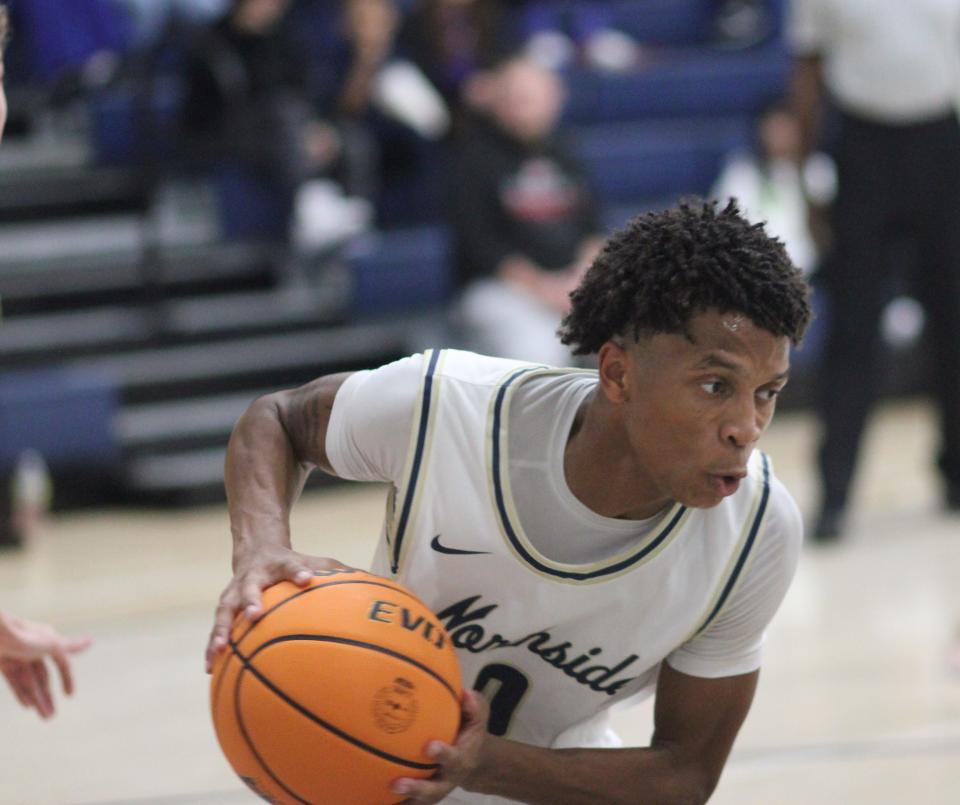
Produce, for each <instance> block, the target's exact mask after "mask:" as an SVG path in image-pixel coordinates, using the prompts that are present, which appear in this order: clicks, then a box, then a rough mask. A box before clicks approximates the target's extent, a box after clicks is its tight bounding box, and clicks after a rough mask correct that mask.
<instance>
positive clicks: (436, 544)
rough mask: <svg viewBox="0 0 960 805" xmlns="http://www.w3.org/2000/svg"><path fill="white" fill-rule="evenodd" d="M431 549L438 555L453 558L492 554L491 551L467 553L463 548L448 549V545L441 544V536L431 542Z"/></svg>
mask: <svg viewBox="0 0 960 805" xmlns="http://www.w3.org/2000/svg"><path fill="white" fill-rule="evenodd" d="M430 547H431V548H433V549H434V550H435V551H436V552H437V553H448V554H451V555H453V556H482V555H484V554H489V553H490V551H465V550H463V549H462V548H448V547H447V546H446V545H441V544H440V535H439V534H437V536H435V537H434V538H433V539H432V540H430Z"/></svg>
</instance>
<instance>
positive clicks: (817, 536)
mask: <svg viewBox="0 0 960 805" xmlns="http://www.w3.org/2000/svg"><path fill="white" fill-rule="evenodd" d="M843 520H844V516H843V509H832V508H826V509H823V510H822V511H821V512H820V516H819V517H817V522H816V524H815V525H814V527H813V534H812V536H813V541H814V542H820V543H826V542H836V541H837V540H838V539H840V537H841V536H842V534H843Z"/></svg>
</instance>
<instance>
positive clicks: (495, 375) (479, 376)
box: [423, 349, 544, 386]
mask: <svg viewBox="0 0 960 805" xmlns="http://www.w3.org/2000/svg"><path fill="white" fill-rule="evenodd" d="M423 362H424V364H423V365H424V372H425V373H426V374H433V375H439V376H442V377H444V378H450V379H452V380H458V381H463V382H466V383H472V384H475V385H482V386H499V385H501V384H503V383H504V382H506V381H507V380H509V379H510V378H511V377H512V376H513V375H514V374H516V373H518V372H524V371H532V370H535V369H540V368H544V367H543V366H542V365H541V364H535V363H527V362H524V361H518V360H513V359H511V358H496V357H493V356H490V355H481V354H480V353H477V352H468V351H466V350H460V349H443V350H427V352H425V353H424V355H423Z"/></svg>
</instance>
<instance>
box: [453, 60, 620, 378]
mask: <svg viewBox="0 0 960 805" xmlns="http://www.w3.org/2000/svg"><path fill="white" fill-rule="evenodd" d="M562 104H563V87H562V85H561V83H560V81H559V79H558V78H557V77H556V76H555V75H554V74H553V73H551V72H550V71H548V70H546V69H545V68H543V67H541V66H539V65H538V64H536V63H534V62H532V61H530V60H527V59H524V58H521V57H512V58H509V59H507V60H506V61H504V62H502V63H501V64H500V65H499V66H498V67H497V68H496V69H495V70H494V71H493V73H492V74H491V77H490V84H489V101H488V104H487V107H486V114H485V115H482V116H481V117H480V118H479V119H478V120H477V121H476V122H475V124H474V125H473V126H472V128H471V131H470V133H469V134H468V135H466V136H465V138H464V140H463V142H462V143H461V144H460V146H459V148H458V151H457V157H456V166H455V170H454V185H453V188H452V190H453V226H454V231H455V238H456V243H457V247H456V248H457V274H458V281H459V284H460V287H461V290H462V294H461V299H460V301H459V307H460V314H461V315H460V320H461V322H462V323H463V325H464V326H465V328H466V330H467V339H468V341H469V346H470V348H471V349H477V350H480V351H486V352H487V353H489V354H493V355H499V356H503V357H511V358H519V359H524V360H534V361H541V362H544V363H549V364H564V363H569V361H570V355H569V352H568V351H567V350H566V348H564V347H563V346H562V345H561V344H560V342H559V340H558V339H557V337H556V329H557V326H558V324H559V322H560V318H561V317H562V315H563V314H564V313H565V312H566V311H567V309H568V307H569V303H570V299H569V294H570V293H571V292H572V291H573V289H574V288H575V287H576V286H577V285H578V284H579V282H580V279H581V278H582V276H583V273H584V272H585V271H586V269H587V267H588V266H589V264H590V263H591V262H592V260H593V258H594V256H595V255H596V253H597V251H598V250H599V246H600V242H601V233H600V225H599V223H598V220H597V213H596V205H595V200H594V197H593V195H592V193H591V191H590V188H589V187H588V183H587V180H586V177H585V175H584V172H583V170H582V168H581V167H580V165H579V164H578V162H577V160H576V158H575V157H574V155H573V153H572V152H571V151H570V150H569V149H568V148H566V147H565V145H564V144H563V142H562V141H561V140H560V139H559V138H558V137H557V134H556V127H557V121H558V117H559V114H560V111H561V108H562Z"/></svg>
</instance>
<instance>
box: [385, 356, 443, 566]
mask: <svg viewBox="0 0 960 805" xmlns="http://www.w3.org/2000/svg"><path fill="white" fill-rule="evenodd" d="M440 352H441V350H434V351H433V353H432V354H431V355H430V363H429V364H428V365H427V371H426V374H425V375H424V378H423V399H422V400H421V402H420V423H419V425H418V427H417V446H416V448H415V449H414V451H413V465H412V466H411V468H410V477H409V478H408V479H407V491H406V494H405V495H404V497H403V507H402V508H401V509H400V520H399V521H398V523H397V533H396V535H395V539H394V542H393V555H392V556H391V561H390V568H391V570H392V571H393V572H394V573H396V572H397V570H398V568H399V567H400V548H401V547H402V546H403V537H404V531H405V530H406V528H407V521H408V520H409V519H410V510H411V509H412V508H413V499H414V494H415V493H416V489H417V482H418V481H419V478H420V465H421V464H422V463H423V451H424V449H425V448H426V442H427V428H428V426H429V424H430V405H431V403H432V401H433V376H434V374H435V373H436V371H437V362H438V361H439V360H440Z"/></svg>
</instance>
